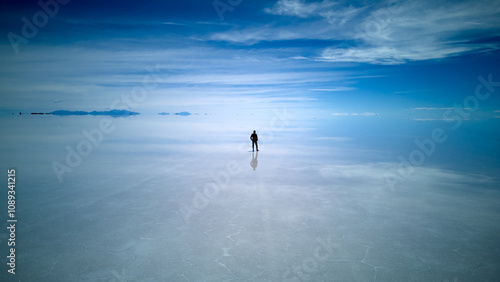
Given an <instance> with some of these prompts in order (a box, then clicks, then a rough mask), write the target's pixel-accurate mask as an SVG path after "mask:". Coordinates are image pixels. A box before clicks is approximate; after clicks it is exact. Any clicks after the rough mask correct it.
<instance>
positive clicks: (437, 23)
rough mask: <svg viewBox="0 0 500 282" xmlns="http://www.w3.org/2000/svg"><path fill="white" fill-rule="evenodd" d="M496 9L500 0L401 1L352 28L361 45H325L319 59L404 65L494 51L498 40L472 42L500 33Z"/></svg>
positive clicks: (373, 14)
mask: <svg viewBox="0 0 500 282" xmlns="http://www.w3.org/2000/svg"><path fill="white" fill-rule="evenodd" d="M498 12H500V4H499V2H498V1H488V0H486V1H465V2H460V3H457V2H440V3H436V2H434V1H402V2H399V4H398V7H397V8H390V9H389V8H387V7H382V8H379V9H377V10H374V11H373V12H372V13H371V15H370V16H368V17H366V18H364V19H363V20H362V21H361V23H360V24H359V25H357V26H355V27H354V29H353V32H352V33H351V36H352V37H353V38H355V39H358V40H359V41H360V42H362V43H363V44H362V45H361V46H355V47H350V48H327V49H325V50H324V51H323V52H322V54H321V57H320V58H319V60H323V61H332V62H361V63H371V64H401V63H404V62H407V61H419V60H429V59H439V58H445V57H450V56H455V55H459V54H463V53H466V52H471V51H477V52H484V51H491V50H496V49H499V48H500V47H499V46H498V45H497V44H496V45H494V44H490V45H486V44H478V43H472V42H470V41H471V40H475V39H478V38H484V37H490V36H498V35H499V32H498V30H499V28H500V18H499V17H498V16H497V13H498Z"/></svg>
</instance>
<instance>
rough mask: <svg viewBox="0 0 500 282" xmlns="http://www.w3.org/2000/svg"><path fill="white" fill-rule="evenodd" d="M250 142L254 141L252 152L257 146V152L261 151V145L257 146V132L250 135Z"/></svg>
mask: <svg viewBox="0 0 500 282" xmlns="http://www.w3.org/2000/svg"><path fill="white" fill-rule="evenodd" d="M250 140H252V152H253V151H254V149H253V147H254V145H255V147H256V149H257V152H258V151H259V145H258V144H257V141H259V137H258V136H257V133H255V130H254V131H253V133H252V135H250Z"/></svg>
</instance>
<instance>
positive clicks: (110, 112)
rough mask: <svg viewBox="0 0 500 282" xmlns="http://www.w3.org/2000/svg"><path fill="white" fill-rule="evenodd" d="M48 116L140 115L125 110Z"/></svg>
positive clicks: (76, 112)
mask: <svg viewBox="0 0 500 282" xmlns="http://www.w3.org/2000/svg"><path fill="white" fill-rule="evenodd" d="M32 114H38V113H32ZM49 114H51V115H56V116H84V115H91V116H135V115H139V114H140V113H137V112H131V111H127V110H111V111H92V112H84V111H64V110H60V111H54V112H51V113H49Z"/></svg>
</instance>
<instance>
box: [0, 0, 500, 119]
mask: <svg viewBox="0 0 500 282" xmlns="http://www.w3.org/2000/svg"><path fill="white" fill-rule="evenodd" d="M65 2H67V3H66V4H64V3H65ZM43 3H57V9H54V5H52V6H50V5H49V6H50V9H51V10H50V11H52V14H53V15H49V16H46V18H45V19H44V18H43V15H42V16H40V15H41V14H40V13H42V14H43V13H44V9H43V8H42V7H41V6H40V5H39V4H38V3H37V1H6V2H5V3H2V6H3V9H2V10H1V12H0V13H1V20H0V22H1V32H2V34H4V36H3V37H2V41H1V42H0V44H1V45H0V60H1V66H2V67H1V68H0V93H1V94H0V95H2V104H1V106H0V107H1V109H3V110H6V111H12V110H16V111H17V110H26V111H53V110H59V109H65V110H86V111H90V110H105V109H110V108H114V107H113V106H117V104H116V103H115V104H113V102H114V101H116V100H117V99H118V100H119V99H122V98H121V97H122V95H130V93H131V91H133V89H134V87H140V86H141V85H142V83H143V79H144V77H145V76H147V75H148V73H151V70H154V71H153V72H154V77H155V78H156V79H157V81H158V82H159V83H158V84H155V85H154V87H150V88H149V89H148V90H147V93H146V97H145V98H144V99H141V101H135V102H136V103H133V104H129V105H128V106H124V104H123V103H121V104H120V105H118V106H120V107H121V108H127V109H129V110H134V111H139V112H141V113H159V112H164V111H165V112H180V111H189V112H200V113H205V112H207V113H222V112H224V111H225V112H227V111H234V112H236V113H253V112H258V111H259V110H262V109H269V108H277V107H285V106H286V107H289V108H294V109H297V110H302V111H304V114H309V115H317V116H325V117H332V118H335V117H338V116H368V117H375V116H398V117H408V116H412V117H414V118H415V119H418V120H432V119H441V118H443V117H442V114H443V112H444V111H446V109H447V108H450V107H454V105H455V104H461V103H463V101H464V99H466V97H468V96H470V95H474V93H475V92H474V91H475V89H476V87H477V86H478V84H479V83H480V82H479V81H478V76H482V77H484V78H485V79H487V78H488V76H489V75H490V74H491V75H492V79H491V80H492V81H500V73H499V72H498V65H500V64H499V62H500V60H499V51H498V49H499V48H500V2H498V1H356V2H354V1H298V0H287V1H248V0H231V1H228V0H220V1H212V0H210V1H77V0H70V1H62V0H61V1H60V2H54V1H52V2H51V1H46V2H43ZM224 7H225V8H224ZM218 9H219V10H218ZM224 9H227V10H224ZM45 13H47V12H45ZM35 15H38V16H39V17H38V18H36V16H35ZM34 16H35V21H36V20H38V23H39V26H38V27H37V31H36V32H34V33H33V32H32V33H33V34H31V35H30V34H28V35H30V36H31V38H27V37H26V36H25V35H23V26H24V25H25V22H23V20H22V18H23V17H26V19H27V20H28V21H29V22H30V23H33V21H34ZM43 20H46V22H43ZM9 34H10V35H9ZM13 34H15V35H16V36H19V37H23V38H24V39H25V40H24V41H23V42H21V43H19V41H16V40H19V37H15V38H17V39H15V40H13V39H12V38H14V37H13ZM12 42H14V44H13V43H12ZM13 45H14V47H13ZM16 45H17V46H16ZM148 69H149V71H148ZM499 92H500V90H498V91H496V92H492V93H491V94H492V95H491V96H490V97H488V98H487V99H485V100H481V101H480V103H479V109H478V110H476V111H474V116H473V117H472V118H478V119H488V118H494V117H496V116H500V112H498V111H499V110H500V98H499V95H498V94H499Z"/></svg>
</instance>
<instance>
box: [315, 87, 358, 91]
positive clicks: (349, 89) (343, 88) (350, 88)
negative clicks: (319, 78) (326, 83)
mask: <svg viewBox="0 0 500 282" xmlns="http://www.w3.org/2000/svg"><path fill="white" fill-rule="evenodd" d="M311 90H312V91H320V92H343V91H353V90H356V88H354V87H336V88H317V89H311Z"/></svg>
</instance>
